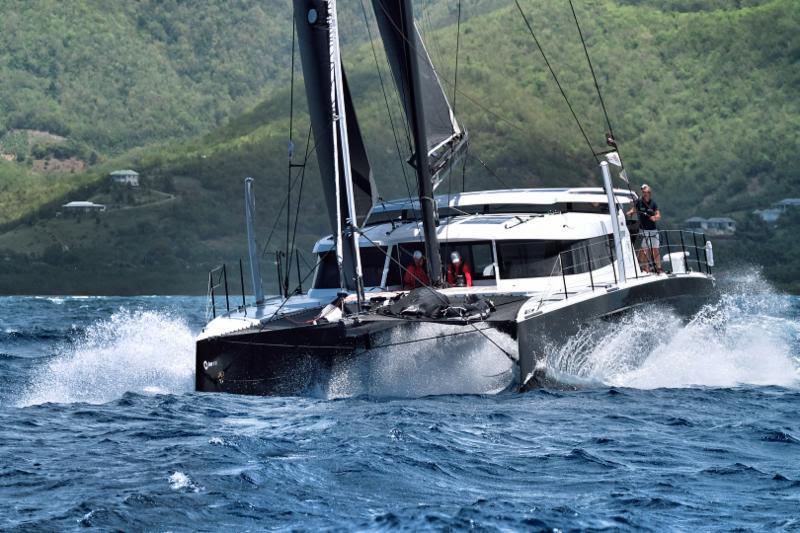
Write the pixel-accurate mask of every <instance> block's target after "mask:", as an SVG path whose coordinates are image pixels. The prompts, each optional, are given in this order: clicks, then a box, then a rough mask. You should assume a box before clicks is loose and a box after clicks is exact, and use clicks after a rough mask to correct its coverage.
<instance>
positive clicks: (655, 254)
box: [628, 183, 663, 274]
mask: <svg viewBox="0 0 800 533" xmlns="http://www.w3.org/2000/svg"><path fill="white" fill-rule="evenodd" d="M634 212H635V213H636V214H637V215H638V216H639V238H638V241H637V249H638V251H639V253H638V255H639V264H640V265H641V267H642V270H643V271H644V272H650V267H651V265H652V266H653V267H655V271H656V272H657V273H659V274H661V273H662V272H663V270H662V269H661V252H660V251H659V247H660V246H661V241H660V239H659V236H658V227H657V226H656V222H658V221H659V220H661V211H659V209H658V204H657V203H656V201H655V200H653V191H652V190H651V189H650V186H649V185H648V184H646V183H644V184H642V196H641V197H640V198H637V199H636V202H634V204H633V207H632V208H631V210H630V211H628V215H629V216H630V215H633V213H634ZM651 260H652V261H651Z"/></svg>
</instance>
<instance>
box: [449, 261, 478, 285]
mask: <svg viewBox="0 0 800 533" xmlns="http://www.w3.org/2000/svg"><path fill="white" fill-rule="evenodd" d="M447 283H449V284H450V286H451V287H472V270H471V269H470V268H469V264H468V263H465V262H464V261H462V260H461V254H460V253H458V252H453V253H451V254H450V264H449V265H448V266H447Z"/></svg>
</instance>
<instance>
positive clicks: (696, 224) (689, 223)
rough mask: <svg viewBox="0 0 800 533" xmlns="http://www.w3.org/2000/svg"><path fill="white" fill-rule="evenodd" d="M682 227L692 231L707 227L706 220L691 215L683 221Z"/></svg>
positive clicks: (703, 229)
mask: <svg viewBox="0 0 800 533" xmlns="http://www.w3.org/2000/svg"><path fill="white" fill-rule="evenodd" d="M683 227H684V228H686V229H690V230H693V231H705V230H706V229H707V228H708V221H707V220H706V219H704V218H703V217H691V218H687V219H686V220H684V221H683Z"/></svg>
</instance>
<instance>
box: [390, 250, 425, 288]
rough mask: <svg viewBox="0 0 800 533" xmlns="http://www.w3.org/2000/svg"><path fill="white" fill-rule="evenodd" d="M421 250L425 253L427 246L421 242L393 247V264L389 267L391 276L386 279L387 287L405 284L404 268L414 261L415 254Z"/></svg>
mask: <svg viewBox="0 0 800 533" xmlns="http://www.w3.org/2000/svg"><path fill="white" fill-rule="evenodd" d="M417 250H419V251H420V252H422V253H423V254H424V253H425V245H424V244H423V243H421V242H409V243H403V244H400V245H397V246H393V247H392V262H391V264H390V265H389V275H388V276H387V277H386V286H387V287H391V286H396V285H401V284H402V283H403V270H402V268H401V265H402V267H403V268H405V267H407V266H408V265H410V264H411V263H412V262H413V261H414V252H415V251H417Z"/></svg>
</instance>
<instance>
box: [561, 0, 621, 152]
mask: <svg viewBox="0 0 800 533" xmlns="http://www.w3.org/2000/svg"><path fill="white" fill-rule="evenodd" d="M569 7H570V9H571V10H572V18H574V19H575V27H576V28H578V35H579V36H580V38H581V44H582V45H583V53H584V54H585V55H586V62H587V63H588V64H589V71H590V72H591V73H592V79H593V80H594V88H595V90H596V91H597V98H598V99H599V100H600V107H601V108H603V115H605V117H606V124H607V125H608V132H609V133H610V134H611V137H614V128H612V127H611V119H610V118H608V111H607V110H606V103H605V101H604V100H603V94H602V93H601V92H600V85H599V84H598V83H597V76H596V75H595V72H594V66H593V65H592V60H591V59H590V58H589V49H588V48H587V46H586V41H585V40H584V38H583V31H581V25H580V24H579V23H578V15H577V14H576V13H575V6H574V5H573V4H572V0H569ZM614 140H616V137H614Z"/></svg>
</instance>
